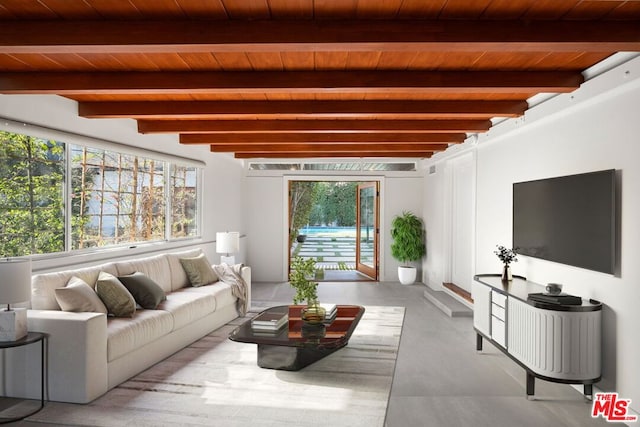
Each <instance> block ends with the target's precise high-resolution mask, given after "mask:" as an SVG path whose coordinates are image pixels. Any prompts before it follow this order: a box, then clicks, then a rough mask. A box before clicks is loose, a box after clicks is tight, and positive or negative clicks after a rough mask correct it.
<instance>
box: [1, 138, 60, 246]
mask: <svg viewBox="0 0 640 427" xmlns="http://www.w3.org/2000/svg"><path fill="white" fill-rule="evenodd" d="M63 184H64V144H61V143H59V142H56V141H47V140H44V139H40V138H34V137H31V136H27V135H20V134H15V133H8V132H2V131H0V256H3V257H5V256H22V255H29V254H41V253H48V252H61V251H63V250H64V247H65V235H64V228H65V218H64V209H63V208H64V203H63V188H64V185H63Z"/></svg>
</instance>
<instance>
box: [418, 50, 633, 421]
mask: <svg viewBox="0 0 640 427" xmlns="http://www.w3.org/2000/svg"><path fill="white" fill-rule="evenodd" d="M639 76H640V58H635V59H633V60H631V61H630V62H628V63H627V64H623V65H622V66H620V67H618V68H614V69H613V70H611V71H609V72H607V73H605V74H603V75H601V76H599V77H596V78H595V79H593V80H590V81H588V82H586V83H585V84H584V85H583V86H582V87H581V89H579V90H577V91H575V92H574V93H573V94H570V95H562V96H558V97H556V98H553V99H551V100H550V101H547V102H546V103H544V104H541V105H540V106H538V107H535V108H534V109H532V110H530V111H529V112H527V114H526V115H525V117H524V118H521V119H518V120H512V121H509V122H505V123H503V124H501V125H499V126H496V127H494V128H493V129H492V130H491V131H489V132H488V133H487V134H485V135H482V136H481V137H480V139H479V143H478V145H477V146H476V147H473V148H472V149H473V150H476V154H477V164H476V168H477V177H476V180H477V181H476V182H477V184H476V185H477V187H476V199H477V201H476V203H477V205H476V235H475V241H476V245H475V248H474V249H475V263H476V265H475V267H474V271H475V272H476V273H498V272H499V269H500V262H499V260H498V259H497V257H496V256H495V255H494V254H493V251H494V249H495V246H496V245H497V244H504V245H505V246H510V245H511V226H512V213H511V209H512V196H511V193H512V184H513V183H514V182H519V181H526V180H532V179H539V178H546V177H553V176H560V175H569V174H575V173H582V172H589V171H595V170H602V169H616V170H618V171H620V174H621V177H622V178H621V182H620V184H621V186H620V189H619V191H620V198H621V199H620V206H621V211H620V214H619V215H620V219H621V236H620V238H621V242H620V249H621V257H620V260H619V262H620V273H619V274H618V275H616V276H613V275H607V274H602V273H598V272H594V271H589V270H585V269H581V268H576V267H571V266H567V265H562V264H558V263H553V262H549V261H543V260H538V259H534V258H530V257H524V256H520V257H519V258H520V260H519V262H517V263H515V264H512V268H513V271H514V273H516V274H520V275H523V276H526V277H527V278H528V279H529V280H532V281H534V282H538V283H541V284H546V283H548V282H558V283H562V284H563V285H564V290H566V291H567V292H568V293H572V294H578V295H581V296H582V297H584V298H595V299H597V300H600V301H602V302H603V303H604V304H605V310H604V311H603V352H604V354H603V365H602V368H603V380H602V381H601V382H600V383H599V384H596V386H597V387H601V388H603V389H605V390H615V391H618V393H620V396H621V397H622V398H626V399H632V406H633V408H634V409H635V410H638V408H640V381H638V378H640V363H639V362H638V361H640V340H638V339H637V336H638V334H637V328H638V325H640V310H639V309H638V304H639V303H640V263H639V262H638V255H639V254H640V164H639V162H640V144H639V142H638V135H640V109H639V108H638V100H640V78H639ZM443 161H444V159H434V160H433V164H436V166H437V165H438V163H441V162H443ZM427 166H429V165H427ZM426 189H427V197H428V198H429V200H431V198H432V197H434V196H438V195H440V194H441V193H442V192H443V191H446V187H445V186H444V182H442V179H441V177H440V176H438V175H437V174H436V175H427V177H426ZM426 214H427V226H428V229H427V232H428V235H429V236H431V239H433V238H434V237H436V238H437V237H438V231H439V228H440V227H441V226H442V224H443V223H444V222H445V221H446V219H445V218H442V217H441V216H439V215H438V211H437V210H434V209H428V210H427V212H426ZM432 243H433V242H432ZM436 243H437V242H436ZM438 248H439V247H438V246H437V245H433V244H431V245H430V246H429V249H430V250H431V253H430V258H431V260H430V261H429V266H430V267H429V268H440V265H439V263H438V262H437V260H438V259H440V258H442V257H446V254H439V253H438ZM434 252H435V253H434ZM434 258H435V259H434ZM432 274H433V275H434V276H436V277H437V276H439V274H440V273H437V272H434V273H432Z"/></svg>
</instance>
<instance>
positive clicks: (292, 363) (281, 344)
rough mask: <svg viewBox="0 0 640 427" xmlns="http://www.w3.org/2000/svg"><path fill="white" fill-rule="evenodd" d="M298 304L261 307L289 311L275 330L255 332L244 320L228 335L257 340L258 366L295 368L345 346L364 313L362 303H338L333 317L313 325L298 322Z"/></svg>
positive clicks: (233, 337)
mask: <svg viewBox="0 0 640 427" xmlns="http://www.w3.org/2000/svg"><path fill="white" fill-rule="evenodd" d="M302 307H303V306H287V305H281V306H277V307H271V308H269V309H267V310H265V312H275V313H288V314H289V324H288V327H287V326H285V327H283V328H282V329H280V330H279V331H278V332H277V333H263V332H256V331H254V330H253V329H251V321H250V320H248V321H246V322H244V323H243V324H242V325H240V326H238V327H237V328H236V329H235V330H234V331H233V332H231V334H230V335H229V339H231V340H232V341H237V342H244V343H252V344H257V345H258V366H260V367H261V368H268V369H279V370H284V371H297V370H300V369H302V368H304V367H305V366H308V365H310V364H312V363H314V362H316V361H318V360H320V359H322V358H323V357H326V356H328V355H329V354H331V353H333V352H335V351H336V350H339V349H341V348H342V347H344V346H346V345H347V343H348V342H349V338H350V337H351V334H352V333H353V331H354V329H355V328H356V326H357V325H358V322H359V321H360V318H361V317H362V315H363V314H364V307H361V306H358V305H338V306H337V309H338V313H337V315H336V317H335V319H333V321H331V322H330V323H325V324H324V325H322V326H319V327H318V326H315V327H314V326H308V325H306V324H304V323H303V322H302V319H301V318H300V309H301V308H302Z"/></svg>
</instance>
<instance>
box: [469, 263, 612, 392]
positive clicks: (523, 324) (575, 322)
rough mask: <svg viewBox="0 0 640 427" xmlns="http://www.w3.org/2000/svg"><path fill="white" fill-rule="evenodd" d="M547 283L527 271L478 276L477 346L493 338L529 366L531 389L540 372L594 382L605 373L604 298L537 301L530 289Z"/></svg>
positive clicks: (539, 288) (475, 285) (549, 378)
mask: <svg viewBox="0 0 640 427" xmlns="http://www.w3.org/2000/svg"><path fill="white" fill-rule="evenodd" d="M540 292H544V287H543V286H541V285H539V284H537V283H534V282H530V281H528V280H526V279H524V278H522V277H517V276H516V277H514V278H513V280H512V281H511V282H504V283H503V282H502V280H501V278H500V276H499V275H490V274H486V275H477V276H475V277H474V281H473V287H472V295H473V299H474V312H473V326H474V329H475V331H476V334H477V340H476V349H477V350H478V351H481V350H482V341H483V339H486V340H489V341H490V342H491V343H492V344H494V345H495V346H496V347H497V348H498V349H500V350H501V351H502V352H503V353H505V354H506V355H507V356H509V357H510V358H511V359H513V360H514V361H515V362H516V363H518V364H519V365H520V366H522V367H523V368H524V369H525V371H526V372H527V395H528V396H531V395H533V394H534V392H535V378H540V379H544V380H547V381H554V382H561V383H568V384H584V394H585V395H588V396H590V395H591V394H592V384H593V383H595V382H597V381H599V380H600V377H601V359H600V358H601V322H602V304H601V303H600V302H598V301H594V300H590V301H586V300H583V301H582V304H581V305H559V304H549V303H540V302H534V301H531V300H528V299H527V296H528V295H529V294H530V293H540Z"/></svg>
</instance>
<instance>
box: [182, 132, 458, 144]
mask: <svg viewBox="0 0 640 427" xmlns="http://www.w3.org/2000/svg"><path fill="white" fill-rule="evenodd" d="M466 137H467V135H466V134H464V133H394V132H389V133H366V132H360V133H311V134H297V133H265V134H252V133H248V134H246V133H225V134H202V133H194V134H186V135H180V143H181V144H244V143H254V144H291V143H311V142H314V143H336V144H349V143H366V144H372V145H373V144H377V143H380V144H382V143H403V142H415V143H440V144H456V143H460V142H462V141H464V140H465V139H466Z"/></svg>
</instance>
